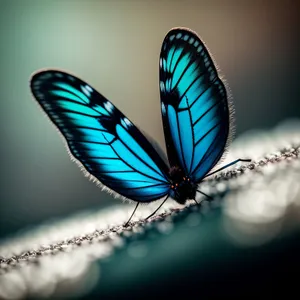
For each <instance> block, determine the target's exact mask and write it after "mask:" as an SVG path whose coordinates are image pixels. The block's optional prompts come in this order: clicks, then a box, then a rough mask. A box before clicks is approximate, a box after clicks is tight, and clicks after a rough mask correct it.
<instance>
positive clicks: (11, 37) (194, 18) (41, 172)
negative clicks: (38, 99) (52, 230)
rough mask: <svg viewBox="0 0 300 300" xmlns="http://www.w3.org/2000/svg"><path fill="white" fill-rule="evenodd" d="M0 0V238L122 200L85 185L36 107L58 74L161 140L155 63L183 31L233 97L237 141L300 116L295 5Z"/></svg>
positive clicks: (268, 3)
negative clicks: (43, 87) (90, 89)
mask: <svg viewBox="0 0 300 300" xmlns="http://www.w3.org/2000/svg"><path fill="white" fill-rule="evenodd" d="M245 3H246V1H226V4H225V2H223V1H172V0H169V1H150V0H149V1H129V0H127V1H72V2H71V1H32V0H27V1H5V0H2V1H1V3H0V65H1V68H0V87H1V88H0V100H1V101H0V105H1V107H0V114H1V115H0V122H1V127H0V128H1V148H0V151H1V152H0V155H1V156H0V157H1V178H0V179H1V180H0V185H1V186H0V187H1V198H0V238H1V237H4V236H5V235H7V234H12V233H14V232H16V231H17V230H19V229H21V228H24V227H25V226H28V225H31V224H37V223H40V222H42V221H45V220H49V219H51V218H56V217H61V216H65V215H66V214H71V213H73V212H76V211H80V210H83V209H100V208H102V207H104V206H107V205H113V204H115V203H118V201H117V200H114V199H112V198H111V197H110V196H109V195H107V194H106V193H103V192H101V190H100V189H99V188H97V187H96V186H95V185H94V184H93V183H92V182H90V181H88V180H87V179H85V178H84V176H83V174H82V172H80V170H79V168H78V167H77V166H76V165H75V164H74V163H73V162H71V161H70V159H69V156H68V154H67V152H66V150H65V147H64V144H63V142H62V140H61V138H60V136H59V135H58V133H57V130H55V128H54V127H53V126H52V125H51V124H50V122H49V121H48V120H47V118H46V117H45V116H44V114H43V113H42V112H41V110H40V109H39V108H38V107H37V105H36V104H35V103H34V101H33V100H32V97H31V95H30V90H29V84H28V82H29V78H30V75H31V74H32V73H33V72H34V71H36V70H38V69H41V68H46V67H51V68H59V69H64V70H67V71H70V72H72V73H74V74H76V75H77V76H79V77H81V78H83V79H85V80H86V81H88V82H89V83H90V84H91V85H92V86H94V87H95V88H97V89H98V90H99V91H101V92H102V93H103V94H104V95H106V97H108V98H109V99H110V100H111V101H113V102H114V104H115V105H116V106H117V107H119V108H120V109H121V110H122V111H123V112H124V114H126V115H127V116H128V117H129V118H130V119H131V120H132V121H134V122H135V123H136V124H137V125H138V126H140V127H141V128H142V129H143V130H145V131H146V132H147V133H149V134H150V135H151V136H152V137H154V138H155V139H157V141H159V143H160V144H161V145H163V134H162V127H161V117H160V106H159V90H158V59H159V52H160V47H161V43H162V40H163V38H164V35H165V34H166V33H167V31H168V30H169V29H171V28H172V27H176V26H184V27H189V28H191V29H193V30H195V31H196V32H197V33H198V34H199V35H200V37H201V38H202V39H203V40H204V41H205V43H206V45H208V47H209V49H210V51H211V53H212V55H213V57H214V58H215V60H216V62H217V64H218V66H219V67H220V69H221V70H222V74H223V75H224V77H225V78H226V81H227V83H228V85H229V86H230V90H231V92H232V95H233V100H234V105H235V110H236V118H237V120H236V132H237V135H240V134H242V133H243V132H245V131H248V130H252V129H259V128H271V127H273V126H274V125H276V124H277V123H278V122H280V121H282V120H285V119H287V118H293V117H299V116H300V101H299V83H298V80H299V70H300V68H299V59H298V55H299V51H298V50H299V25H300V24H299V23H300V21H299V7H298V6H299V5H298V1H284V2H283V1H251V2H247V4H245Z"/></svg>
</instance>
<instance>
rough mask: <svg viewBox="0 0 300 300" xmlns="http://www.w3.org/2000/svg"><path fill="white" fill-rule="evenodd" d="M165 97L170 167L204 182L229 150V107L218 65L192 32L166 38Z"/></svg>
mask: <svg viewBox="0 0 300 300" xmlns="http://www.w3.org/2000/svg"><path fill="white" fill-rule="evenodd" d="M160 95H161V109H162V118H163V125H164V133H165V140H166V146H167V153H168V159H169V162H170V165H171V167H172V166H178V167H180V168H182V169H183V170H184V172H185V174H186V175H187V176H189V177H191V178H192V179H193V180H194V182H200V181H201V180H202V179H203V177H204V176H205V175H206V174H207V172H208V171H209V170H211V169H212V168H213V167H214V166H215V165H216V163H217V162H218V161H219V159H220V158H221V156H222V154H223V152H224V148H225V145H226V142H227V138H228V133H229V108H228V101H227V94H226V89H225V87H224V84H223V82H222V81H221V79H220V78H219V77H218V73H217V70H216V68H215V66H214V64H213V61H212V59H211V57H210V55H209V53H208V51H207V49H206V48H205V46H204V44H203V43H202V42H201V40H200V39H199V37H198V36H197V35H196V34H195V33H193V32H192V31H190V30H187V29H173V30H171V31H170V32H169V33H168V34H167V36H166V37H165V39H164V42H163V44H162V49H161V54H160Z"/></svg>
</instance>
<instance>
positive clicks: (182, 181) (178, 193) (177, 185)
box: [169, 166, 198, 204]
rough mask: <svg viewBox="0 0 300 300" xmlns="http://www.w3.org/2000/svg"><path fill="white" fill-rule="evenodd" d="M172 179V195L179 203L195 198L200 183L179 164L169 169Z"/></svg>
mask: <svg viewBox="0 0 300 300" xmlns="http://www.w3.org/2000/svg"><path fill="white" fill-rule="evenodd" d="M169 177H170V179H171V182H172V183H171V185H170V196H171V197H172V198H173V199H174V200H175V201H176V202H178V203H179V204H185V202H186V201H187V200H188V199H195V197H196V192H197V186H198V184H197V183H195V182H193V180H192V179H191V178H189V177H188V176H187V175H186V174H185V172H184V171H183V170H182V169H181V168H180V167H178V166H175V167H172V168H170V170H169Z"/></svg>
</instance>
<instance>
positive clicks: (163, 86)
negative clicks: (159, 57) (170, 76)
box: [160, 81, 165, 92]
mask: <svg viewBox="0 0 300 300" xmlns="http://www.w3.org/2000/svg"><path fill="white" fill-rule="evenodd" d="M160 90H161V91H162V92H165V83H164V82H163V81H161V82H160Z"/></svg>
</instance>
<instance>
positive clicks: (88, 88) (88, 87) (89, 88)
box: [85, 85, 93, 92]
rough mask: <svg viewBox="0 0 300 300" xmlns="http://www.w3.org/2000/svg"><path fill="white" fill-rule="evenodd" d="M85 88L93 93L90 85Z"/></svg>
mask: <svg viewBox="0 0 300 300" xmlns="http://www.w3.org/2000/svg"><path fill="white" fill-rule="evenodd" d="M85 88H86V89H87V90H88V91H89V92H92V91H93V89H92V88H91V87H90V86H89V85H86V86H85Z"/></svg>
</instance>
